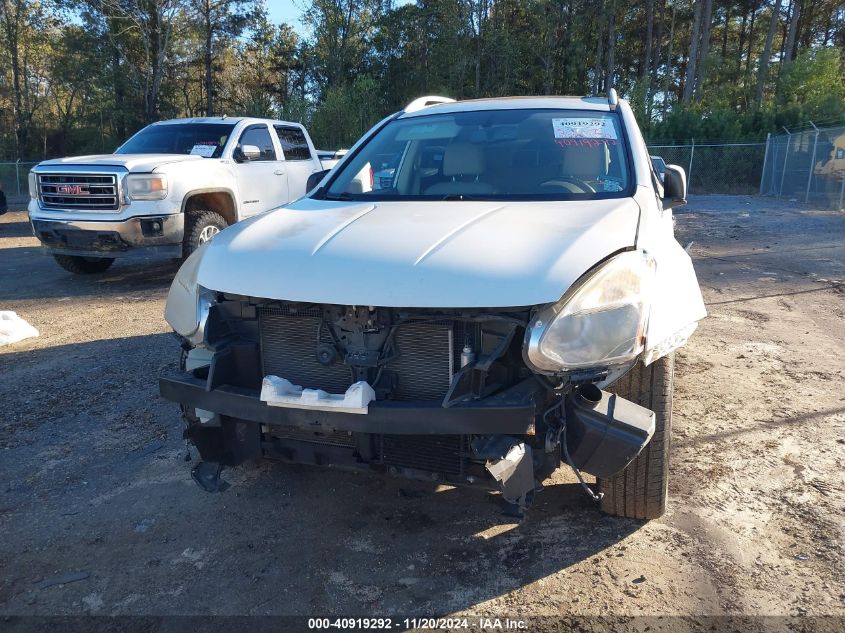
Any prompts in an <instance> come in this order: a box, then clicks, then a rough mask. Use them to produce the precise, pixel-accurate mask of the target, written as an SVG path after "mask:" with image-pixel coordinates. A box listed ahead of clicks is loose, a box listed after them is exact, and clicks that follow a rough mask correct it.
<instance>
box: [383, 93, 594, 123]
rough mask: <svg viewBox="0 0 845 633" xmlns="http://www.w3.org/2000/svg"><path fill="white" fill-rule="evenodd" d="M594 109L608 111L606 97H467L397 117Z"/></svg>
mask: <svg viewBox="0 0 845 633" xmlns="http://www.w3.org/2000/svg"><path fill="white" fill-rule="evenodd" d="M554 108H559V109H561V110H596V111H597V112H610V110H611V108H610V105H609V103H608V100H607V97H556V96H551V97H498V98H493V99H468V100H466V101H455V102H453V103H441V104H436V105H430V106H427V107H425V108H422V109H420V110H415V111H414V112H405V113H404V114H402V115H401V116H400V117H399V118H402V119H405V118H409V117H414V116H425V115H427V114H435V113H438V114H445V113H450V112H472V111H477V110H519V109H526V110H528V109H554Z"/></svg>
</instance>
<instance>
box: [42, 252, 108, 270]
mask: <svg viewBox="0 0 845 633" xmlns="http://www.w3.org/2000/svg"><path fill="white" fill-rule="evenodd" d="M53 258H54V259H55V260H56V262H57V263H58V264H59V266H61V267H62V268H64V269H65V270H67V271H69V272H72V273H74V274H75V275H93V274H95V273H101V272H104V271H106V270H108V269H109V267H110V266H111V265H112V264H113V263H114V258H113V257H79V256H78V255H53Z"/></svg>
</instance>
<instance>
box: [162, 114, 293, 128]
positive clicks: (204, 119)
mask: <svg viewBox="0 0 845 633" xmlns="http://www.w3.org/2000/svg"><path fill="white" fill-rule="evenodd" d="M241 121H254V122H255V123H273V124H279V125H295V126H297V127H302V124H300V123H294V122H292V121H280V120H279V119H262V118H260V117H248V116H197V117H190V118H187V119H166V120H164V121H156V122H155V123H152V124H151V125H164V124H168V125H169V124H173V123H232V124H237V123H240V122H241Z"/></svg>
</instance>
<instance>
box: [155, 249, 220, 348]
mask: <svg viewBox="0 0 845 633" xmlns="http://www.w3.org/2000/svg"><path fill="white" fill-rule="evenodd" d="M208 244H209V242H206V243H205V244H203V245H202V246H200V247H199V248H198V249H197V250H195V251H194V252H193V253H191V255H190V257H188V259H186V260H185V263H184V264H182V267H181V268H179V271H178V272H177V273H176V276H175V277H174V278H173V283H172V284H171V285H170V290H169V292H168V293H167V303H166V304H165V307H164V319H165V320H166V321H167V322H168V323H169V324H170V326H171V327H172V328H173V330H174V331H175V332H177V333H178V334H180V335H182V336H183V337H185V338H186V339H188V340H189V341H190V342H191V343H193V344H194V345H200V344H201V343H202V342H203V339H204V338H205V322H206V320H207V319H208V311H209V310H210V309H211V306H212V305H213V304H214V299H215V295H216V293H215V292H214V291H212V290H209V289H207V288H203V287H202V286H200V285H199V284H198V283H197V274H198V272H199V267H200V263H201V262H202V256H203V254H204V253H205V249H206V247H207V246H208Z"/></svg>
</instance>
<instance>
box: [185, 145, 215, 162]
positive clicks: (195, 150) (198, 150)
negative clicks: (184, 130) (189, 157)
mask: <svg viewBox="0 0 845 633" xmlns="http://www.w3.org/2000/svg"><path fill="white" fill-rule="evenodd" d="M216 149H217V143H214V144H211V143H197V144H196V145H194V146H193V147H192V148H191V154H194V155H195V156H202V157H203V158H211V157H212V156H213V155H214V150H216Z"/></svg>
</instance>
